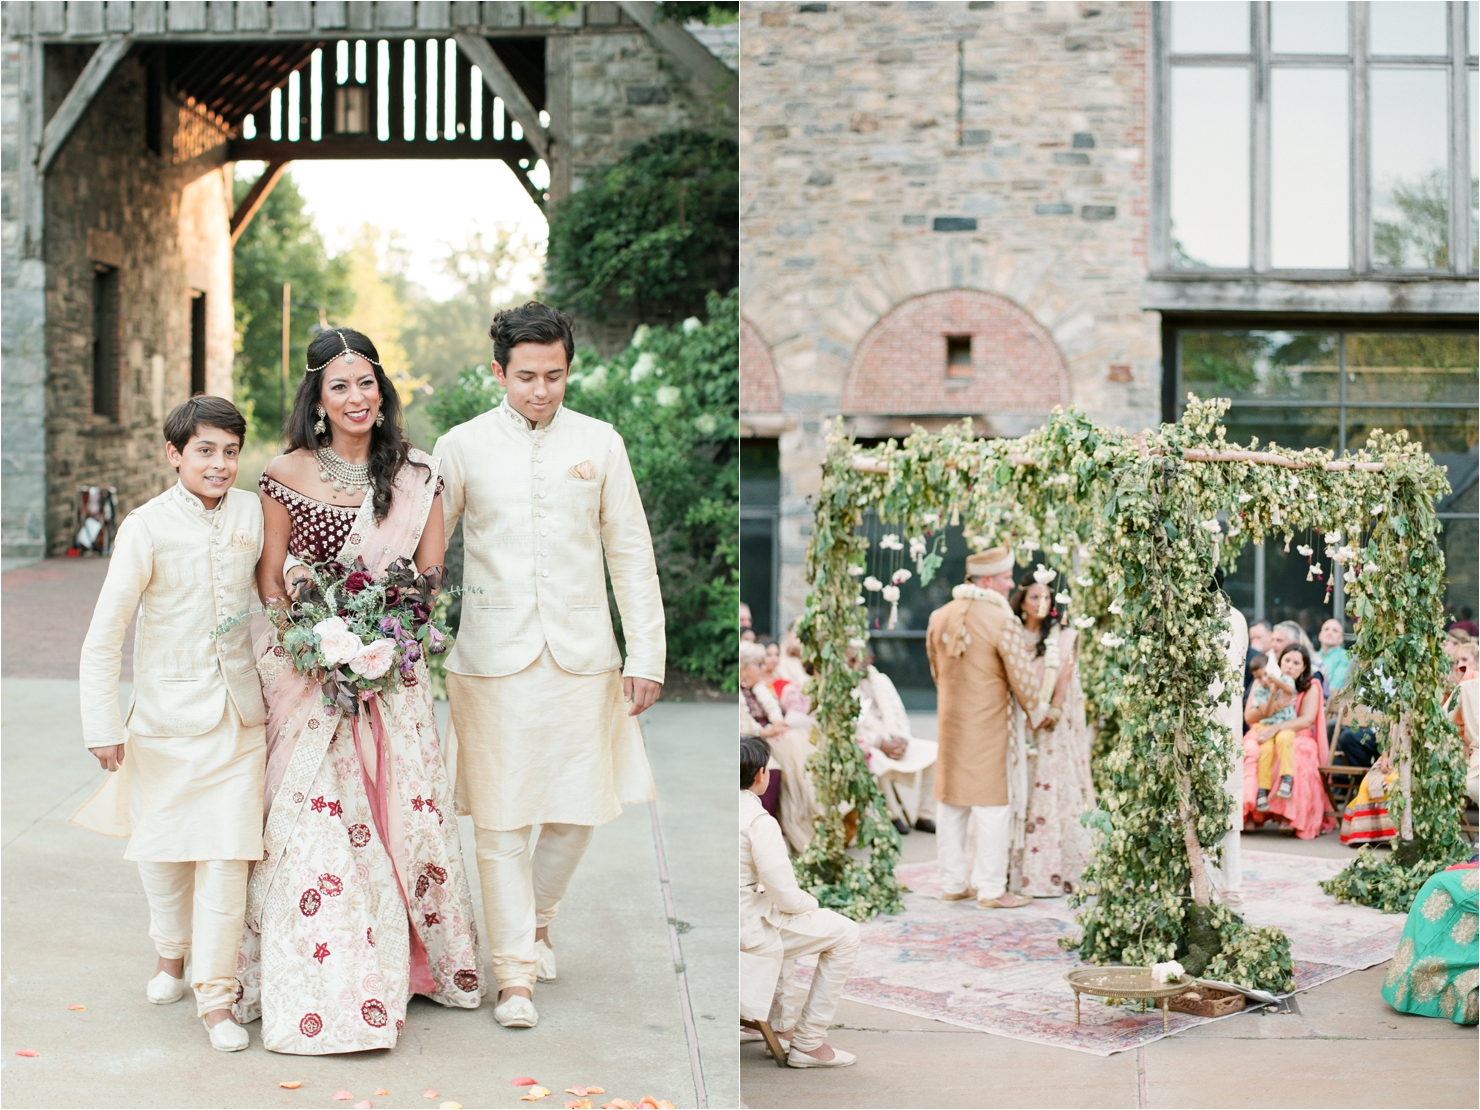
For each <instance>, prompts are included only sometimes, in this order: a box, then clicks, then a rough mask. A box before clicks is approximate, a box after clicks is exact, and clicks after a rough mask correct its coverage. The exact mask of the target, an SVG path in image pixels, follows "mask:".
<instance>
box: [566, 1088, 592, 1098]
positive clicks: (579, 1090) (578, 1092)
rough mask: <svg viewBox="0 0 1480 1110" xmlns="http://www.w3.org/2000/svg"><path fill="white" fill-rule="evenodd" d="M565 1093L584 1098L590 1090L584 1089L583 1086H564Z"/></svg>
mask: <svg viewBox="0 0 1480 1110" xmlns="http://www.w3.org/2000/svg"><path fill="white" fill-rule="evenodd" d="M565 1093H566V1094H568V1095H575V1096H576V1097H577V1098H585V1097H586V1096H587V1095H589V1094H590V1093H591V1092H590V1091H588V1090H586V1088H585V1087H567V1088H565Z"/></svg>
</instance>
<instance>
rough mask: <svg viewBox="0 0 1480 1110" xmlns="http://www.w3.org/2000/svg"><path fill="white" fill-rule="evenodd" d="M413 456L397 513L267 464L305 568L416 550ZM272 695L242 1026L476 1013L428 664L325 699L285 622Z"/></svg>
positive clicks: (427, 478) (435, 486) (356, 1030)
mask: <svg viewBox="0 0 1480 1110" xmlns="http://www.w3.org/2000/svg"><path fill="white" fill-rule="evenodd" d="M411 457H412V459H413V460H415V461H416V462H420V463H422V464H424V465H425V466H426V467H429V468H430V471H428V470H426V469H422V468H421V467H413V466H410V465H408V466H405V467H403V468H402V470H401V473H400V474H399V475H397V477H396V481H395V483H394V489H395V492H394V496H393V499H392V503H391V508H390V511H389V512H388V513H387V515H386V518H385V519H384V520H383V521H380V522H379V523H377V522H376V520H375V517H374V512H373V506H372V503H371V502H372V498H371V497H370V496H368V495H367V496H366V498H365V502H364V504H363V505H361V506H360V507H358V508H352V507H346V506H339V505H329V504H326V503H324V502H321V501H315V500H313V499H312V498H308V497H305V496H303V495H301V494H299V493H297V492H295V491H293V490H291V489H289V488H288V487H286V486H284V485H282V484H281V483H279V482H276V481H274V480H273V479H272V478H270V477H267V476H266V475H264V476H263V477H262V480H261V487H262V489H263V491H264V492H265V493H266V494H267V495H268V496H269V497H272V498H273V499H274V500H276V501H278V502H280V503H281V504H283V505H284V506H285V507H286V508H287V510H288V513H289V516H290V517H291V518H292V524H293V527H292V533H291V535H290V537H289V543H288V548H289V551H290V552H291V553H292V555H293V557H294V558H296V559H298V560H300V561H302V562H305V563H320V562H324V561H326V560H328V559H329V558H331V557H332V558H334V559H336V560H338V561H339V562H341V563H344V564H346V565H348V564H350V563H352V562H353V561H354V560H355V559H356V558H361V559H363V560H364V561H365V563H366V565H367V566H368V567H369V568H370V570H371V571H372V572H374V573H377V574H379V573H380V572H381V571H383V570H384V569H385V567H386V566H387V564H389V563H390V562H392V561H393V560H394V559H396V558H398V557H402V556H405V557H407V558H410V557H412V556H413V554H414V552H415V551H416V547H417V544H418V543H419V542H420V540H421V534H422V530H423V527H424V526H425V523H426V520H427V516H428V514H429V513H430V512H431V510H432V508H433V507H434V505H435V504H436V502H435V500H434V498H435V496H436V494H437V493H438V492H439V491H440V489H441V479H440V478H439V477H438V476H437V465H438V464H437V460H436V459H434V458H432V457H431V456H430V455H426V454H423V453H422V452H419V451H413V452H412V455H411ZM257 668H258V671H259V673H260V675H261V678H262V685H263V692H264V694H265V695H266V698H267V706H268V721H267V737H268V739H267V743H268V755H267V796H266V799H265V802H266V806H267V827H266V831H265V833H264V835H263V841H264V847H265V858H264V859H263V860H262V862H261V863H258V864H257V865H256V866H255V867H254V868H253V872H252V878H251V881H250V882H249V884H248V887H247V918H246V920H247V928H246V930H245V932H244V934H243V943H242V954H241V956H240V958H239V960H238V965H237V966H238V974H239V977H240V980H241V988H240V990H239V991H238V998H237V1004H236V1006H235V1008H234V1013H235V1016H236V1018H237V1020H238V1021H241V1022H247V1021H253V1020H255V1019H256V1018H258V1017H259V1016H260V1017H261V1018H262V1042H263V1044H264V1045H265V1046H266V1047H267V1048H269V1049H271V1050H272V1051H274V1052H289V1053H295V1054H299V1055H324V1054H328V1053H334V1052H358V1051H363V1050H366V1049H373V1048H393V1047H395V1044H396V1039H397V1037H398V1036H399V1034H400V1032H401V1027H402V1025H403V1023H404V1021H405V1018H406V1004H407V1002H408V1000H409V998H410V996H411V995H412V994H425V995H428V996H430V997H431V998H432V999H433V1000H434V1001H436V1002H440V1003H441V1004H442V1005H444V1006H456V1007H461V1008H464V1009H472V1008H473V1007H476V1006H477V1005H478V1004H479V1002H480V1000H481V998H482V995H483V992H484V986H483V977H482V975H481V973H480V966H479V960H478V938H477V926H476V924H475V923H474V919H473V904H472V899H471V898H470V896H469V892H468V882H467V876H466V874H465V872H464V870H463V863H462V855H461V849H460V840H459V836H458V828H457V815H456V810H455V809H454V807H453V802H452V791H451V788H450V786H449V783H448V781H447V773H446V769H445V767H444V765H443V762H442V751H441V744H440V742H439V739H438V735H437V726H436V718H435V716H434V710H433V703H432V692H431V683H430V682H429V680H428V676H427V670H426V663H425V661H419V662H418V663H417V664H416V670H415V675H416V679H417V681H416V684H415V685H411V686H402V687H396V688H393V689H392V690H391V691H390V692H388V693H386V694H384V695H377V697H376V698H375V699H374V702H373V703H369V704H367V705H366V706H365V707H364V709H362V711H361V713H360V714H359V716H358V717H347V716H346V715H345V714H344V713H342V712H341V711H339V710H338V709H336V708H334V707H333V706H326V705H325V704H324V697H323V695H322V693H321V692H320V690H319V688H318V686H316V685H314V684H313V683H312V682H310V681H309V680H307V679H304V678H303V677H302V676H300V675H298V674H297V673H296V672H295V671H294V670H293V668H292V665H291V664H290V663H289V661H288V659H287V658H286V653H285V651H284V650H283V648H282V647H281V646H279V645H278V643H277V635H276V630H273V629H270V630H269V631H268V633H267V635H266V636H265V637H264V638H263V639H262V640H261V641H260V642H259V644H258V663H257Z"/></svg>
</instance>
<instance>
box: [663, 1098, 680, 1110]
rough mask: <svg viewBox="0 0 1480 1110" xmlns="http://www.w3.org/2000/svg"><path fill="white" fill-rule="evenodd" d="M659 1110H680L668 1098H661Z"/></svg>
mask: <svg viewBox="0 0 1480 1110" xmlns="http://www.w3.org/2000/svg"><path fill="white" fill-rule="evenodd" d="M658 1110H678V1108H677V1107H676V1106H674V1105H673V1103H671V1102H669V1101H668V1100H667V1099H666V1098H660V1099H659V1100H658Z"/></svg>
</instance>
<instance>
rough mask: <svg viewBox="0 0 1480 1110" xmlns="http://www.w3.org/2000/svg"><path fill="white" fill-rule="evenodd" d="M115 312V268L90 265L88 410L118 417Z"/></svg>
mask: <svg viewBox="0 0 1480 1110" xmlns="http://www.w3.org/2000/svg"><path fill="white" fill-rule="evenodd" d="M119 325H120V321H119V316H118V271H117V270H115V269H114V268H113V267H112V266H95V267H94V268H93V335H92V410H93V415H94V416H98V417H101V418H102V419H104V420H110V421H113V422H114V423H117V421H118V410H119V396H118V386H119V374H118V361H119V354H120V350H121V342H120V340H121V336H120V334H119Z"/></svg>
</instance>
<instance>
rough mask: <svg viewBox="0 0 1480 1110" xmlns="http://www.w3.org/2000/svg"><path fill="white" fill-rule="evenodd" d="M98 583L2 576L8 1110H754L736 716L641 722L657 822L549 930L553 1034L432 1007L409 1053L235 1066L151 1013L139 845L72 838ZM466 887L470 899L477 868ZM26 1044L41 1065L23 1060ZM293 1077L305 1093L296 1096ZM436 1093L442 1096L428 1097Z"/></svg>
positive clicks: (623, 824) (88, 782) (679, 713)
mask: <svg viewBox="0 0 1480 1110" xmlns="http://www.w3.org/2000/svg"><path fill="white" fill-rule="evenodd" d="M104 569H105V564H104V563H103V562H102V561H101V560H97V561H94V560H51V561H49V562H47V563H42V564H38V565H37V566H34V567H28V568H24V569H23V570H20V571H13V572H10V573H7V574H5V575H4V576H3V587H4V612H3V627H4V632H3V636H4V646H3V666H4V674H5V677H4V678H3V679H0V714H3V719H0V757H3V783H0V787H3V795H0V802H3V809H0V863H3V868H4V886H3V902H0V924H3V930H4V939H5V944H4V950H3V957H0V973H3V982H4V1002H5V1005H4V1012H3V1019H0V1045H3V1049H0V1095H3V1102H4V1103H5V1105H7V1106H31V1107H37V1106H48V1107H51V1106H58V1107H61V1106H77V1107H98V1106H116V1107H156V1106H159V1107H163V1106H182V1107H199V1106H222V1107H232V1106H242V1107H256V1106H263V1107H266V1106H283V1107H314V1106H324V1107H329V1106H344V1105H346V1103H343V1102H335V1101H333V1099H332V1096H333V1094H334V1093H335V1092H337V1091H339V1090H349V1091H351V1092H353V1094H354V1096H355V1101H358V1100H360V1099H364V1098H368V1099H369V1100H370V1101H371V1103H372V1104H373V1105H375V1106H387V1107H389V1106H429V1105H430V1106H436V1105H439V1103H440V1102H441V1101H443V1100H447V1101H456V1102H460V1103H462V1104H463V1105H464V1106H468V1107H474V1106H511V1107H513V1106H521V1105H531V1104H528V1103H521V1102H520V1101H519V1098H520V1095H522V1094H523V1093H525V1092H524V1091H523V1090H521V1089H518V1088H515V1087H512V1086H510V1085H509V1080H510V1079H512V1078H514V1077H516V1076H525V1075H527V1076H533V1077H535V1078H536V1079H538V1080H539V1081H540V1082H541V1083H542V1084H543V1085H544V1086H546V1087H550V1088H552V1089H554V1091H555V1092H556V1095H557V1096H559V1100H558V1101H557V1098H556V1097H554V1096H552V1097H551V1098H550V1099H548V1100H546V1101H545V1102H542V1103H540V1104H539V1105H560V1104H561V1103H563V1101H564V1100H565V1099H566V1098H569V1097H571V1096H567V1095H561V1091H562V1090H563V1088H565V1087H569V1086H572V1085H574V1084H578V1083H579V1084H584V1085H588V1086H589V1085H593V1084H594V1085H598V1086H601V1087H604V1088H606V1090H607V1091H608V1092H609V1095H608V1097H612V1096H620V1097H625V1098H628V1099H630V1100H632V1101H634V1102H635V1101H637V1100H638V1099H640V1098H641V1097H642V1096H643V1095H653V1096H655V1097H656V1098H667V1099H671V1100H672V1101H673V1102H675V1103H676V1104H678V1105H679V1106H696V1105H702V1104H707V1105H709V1106H716V1107H726V1106H729V1107H733V1106H737V1105H739V1070H738V1054H737V1047H736V1042H735V1037H734V1033H733V1027H734V1015H735V1013H736V1012H737V1010H738V1006H739V1001H738V988H737V985H736V965H737V957H736V939H735V938H736V920H735V898H736V895H735V887H734V881H733V876H734V867H735V862H734V861H735V857H734V837H735V832H734V830H735V827H736V824H735V822H736V793H735V789H734V782H733V779H734V762H735V756H734V749H733V747H731V745H732V744H733V742H734V741H733V736H732V734H731V729H732V728H733V724H732V721H733V718H731V717H730V716H729V714H730V713H731V712H733V710H731V709H729V707H728V703H724V704H722V705H715V704H709V705H695V704H676V703H671V702H663V703H660V704H659V705H657V706H655V707H654V708H653V709H652V710H650V711H649V712H648V713H647V714H646V715H645V716H644V718H643V720H644V732H645V735H646V738H647V744H648V752H649V758H650V760H651V762H652V766H653V772H654V777H655V779H656V781H657V786H658V800H657V803H656V804H655V805H654V806H652V807H649V806H635V807H629V808H628V810H627V811H626V812H625V813H624V814H623V815H622V816H621V817H620V818H618V819H617V820H616V821H613V822H611V823H610V824H608V825H604V826H602V827H601V828H600V829H598V830H597V833H596V836H595V838H594V839H593V842H592V846H591V850H590V852H589V854H588V856H587V857H586V860H585V861H584V863H583V864H582V867H581V870H580V871H579V872H577V875H576V881H575V884H574V887H573V889H572V892H571V894H570V896H569V898H568V899H567V901H566V903H565V905H564V907H563V908H562V911H561V915H560V918H559V919H558V920H557V921H556V923H555V926H554V928H553V930H552V934H553V939H554V941H555V943H556V945H557V946H558V949H559V952H560V977H559V980H558V981H557V982H555V983H552V984H546V985H541V986H540V988H539V990H538V991H537V992H536V998H537V1000H538V1003H539V1006H540V1014H541V1019H540V1024H539V1026H538V1027H537V1028H535V1029H532V1030H518V1031H516V1030H505V1029H501V1028H499V1026H498V1025H497V1024H496V1023H495V1022H494V1020H493V1013H492V1006H491V1005H488V1004H485V1006H484V1007H483V1008H482V1009H480V1010H476V1011H472V1012H469V1011H461V1010H444V1009H443V1008H441V1007H439V1006H437V1005H435V1004H433V1003H430V1002H427V1001H425V1000H417V1001H415V1002H413V1004H412V1008H411V1011H410V1014H409V1015H408V1020H407V1027H406V1032H405V1035H404V1036H403V1039H402V1041H401V1044H400V1045H399V1046H398V1047H397V1048H396V1049H395V1050H393V1051H389V1052H369V1053H359V1054H355V1055H351V1056H329V1057H294V1056H281V1055H277V1054H274V1053H269V1052H267V1051H265V1050H264V1049H263V1048H262V1047H261V1043H260V1041H259V1040H258V1039H257V1035H256V1033H255V1032H253V1044H252V1047H251V1048H250V1049H249V1050H247V1051H246V1052H242V1053H236V1054H232V1055H225V1054H222V1053H218V1052H215V1051H213V1050H212V1049H211V1048H210V1046H209V1044H208V1043H207V1040H206V1034H205V1032H204V1030H203V1029H202V1028H201V1026H200V1023H199V1021H197V1020H196V1018H195V1017H194V1006H193V1004H190V1003H179V1004H176V1005H173V1006H151V1005H149V1004H148V1003H147V1002H146V1001H145V999H144V990H143V988H144V983H145V981H146V980H147V979H148V977H149V976H150V974H152V971H153V966H154V955H153V946H152V945H151V944H150V942H149V938H148V936H147V935H146V934H147V929H148V911H147V907H146V905H145V902H144V896H143V891H142V888H141V887H140V885H139V878H138V871H137V869H136V868H135V866H134V865H133V864H130V863H127V862H125V861H124V860H123V858H122V856H123V850H124V842H123V841H121V840H110V839H107V838H104V837H101V836H97V835H95V834H93V833H89V832H86V831H84V830H83V829H80V828H78V827H76V826H74V825H72V824H70V823H69V822H68V820H67V818H68V816H69V815H70V814H71V813H72V811H73V810H74V809H75V808H76V807H77V806H78V805H79V804H80V803H81V802H82V801H83V800H84V799H85V798H86V797H87V796H88V794H89V793H90V792H91V791H92V790H93V789H94V788H95V787H96V786H97V785H98V783H100V782H101V780H102V775H103V772H102V771H100V770H99V769H98V766H97V763H96V761H94V760H93V759H92V757H91V756H89V755H88V754H87V752H86V750H85V749H84V748H83V747H82V741H81V732H80V724H79V720H78V708H77V681H76V673H77V672H76V667H77V651H78V649H79V648H80V646H81V642H82V635H83V632H84V631H85V629H86V624H87V620H88V618H89V617H90V616H91V613H92V607H93V599H94V598H95V597H96V593H97V589H98V587H99V585H100V584H101V582H102V574H103V572H104ZM125 692H126V691H125ZM443 710H444V717H445V705H444V706H443ZM462 825H463V844H464V854H465V856H466V858H467V859H469V860H471V859H472V834H471V827H470V825H469V822H468V819H466V818H463V819H462ZM665 864H666V877H667V880H668V882H667V884H666V889H665V884H664V881H663V877H664V872H665V868H664V865H665ZM469 878H470V880H471V881H472V883H473V884H474V901H475V903H477V900H478V892H477V871H476V868H471V867H470V868H469ZM670 899H671V901H670ZM479 912H480V918H481V906H480V907H479ZM480 925H481V920H480ZM680 972H681V974H680ZM685 998H686V999H687V1007H686V1006H685ZM69 1004H77V1005H83V1006H86V1007H87V1008H86V1010H81V1011H73V1010H69V1009H68V1008H67V1007H68V1005H69ZM686 1010H687V1013H686ZM249 1028H252V1029H254V1030H255V1026H253V1027H249ZM23 1048H31V1049H35V1050H36V1051H37V1052H38V1054H39V1055H38V1056H37V1057H36V1058H34V1059H30V1058H22V1057H17V1056H15V1055H14V1053H15V1052H16V1050H18V1049H23ZM284 1080H301V1081H302V1084H303V1085H302V1086H301V1087H300V1088H298V1089H296V1090H285V1089H283V1088H281V1087H279V1086H278V1084H279V1083H280V1082H281V1081H284ZM701 1085H702V1088H703V1092H704V1095H705V1098H704V1100H703V1101H702V1102H701V1100H700V1086H701ZM378 1089H385V1090H388V1091H389V1092H390V1094H389V1095H387V1096H376V1095H375V1094H374V1092H375V1091H376V1090H378ZM432 1089H435V1090H436V1091H437V1092H438V1094H439V1097H438V1098H437V1099H432V1100H428V1099H426V1098H425V1097H423V1096H424V1093H425V1092H427V1091H428V1090H432ZM598 1105H599V1103H598Z"/></svg>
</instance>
